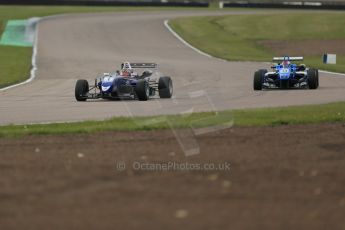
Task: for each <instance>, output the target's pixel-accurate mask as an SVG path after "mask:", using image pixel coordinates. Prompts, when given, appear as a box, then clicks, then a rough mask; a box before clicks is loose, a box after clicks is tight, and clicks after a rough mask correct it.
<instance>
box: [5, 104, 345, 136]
mask: <svg viewBox="0 0 345 230" xmlns="http://www.w3.org/2000/svg"><path fill="white" fill-rule="evenodd" d="M325 122H329V123H331V122H345V102H339V103H331V104H324V105H308V106H291V107H281V108H269V109H267V108H265V109H247V110H233V111H222V112H219V113H218V114H216V113H212V112H204V113H193V114H189V115H168V116H155V117H135V118H124V117H119V118H113V119H110V120H105V121H84V122H75V123H55V124H35V125H8V126H0V137H18V136H23V135H47V134H51V135H62V134H77V133H96V132H103V131H143V130H159V129H170V128H194V129H197V128H204V127H210V126H216V127H229V126H233V125H234V126H267V125H268V126H276V125H288V124H313V123H325Z"/></svg>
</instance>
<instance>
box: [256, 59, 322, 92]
mask: <svg viewBox="0 0 345 230" xmlns="http://www.w3.org/2000/svg"><path fill="white" fill-rule="evenodd" d="M302 60H303V57H288V56H285V57H274V58H273V61H282V62H281V63H278V64H275V65H274V66H272V71H270V72H269V71H267V70H266V69H260V70H258V71H256V72H255V73H254V82H253V83H254V84H253V86H254V90H262V89H270V88H279V89H290V88H309V89H317V88H318V87H319V71H318V70H317V69H312V68H306V66H305V65H304V64H299V65H298V64H293V63H291V62H292V61H302Z"/></svg>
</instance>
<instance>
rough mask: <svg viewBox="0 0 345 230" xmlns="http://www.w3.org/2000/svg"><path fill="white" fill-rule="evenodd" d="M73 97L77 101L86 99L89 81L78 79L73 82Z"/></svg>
mask: <svg viewBox="0 0 345 230" xmlns="http://www.w3.org/2000/svg"><path fill="white" fill-rule="evenodd" d="M74 92H75V99H76V100H77V101H86V99H87V98H86V97H87V93H88V92H89V83H88V82H87V80H83V79H81V80H78V81H77V83H76V84H75V91H74Z"/></svg>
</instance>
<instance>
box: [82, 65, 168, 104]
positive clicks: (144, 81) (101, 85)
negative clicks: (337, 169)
mask: <svg viewBox="0 0 345 230" xmlns="http://www.w3.org/2000/svg"><path fill="white" fill-rule="evenodd" d="M156 68H157V64H155V63H129V62H124V63H122V64H121V70H118V71H116V72H114V73H104V74H103V76H102V77H100V78H99V79H97V78H96V79H95V84H94V86H93V87H89V83H88V81H87V80H84V79H80V80H78V81H77V83H76V85H75V98H76V100H77V101H86V100H87V99H99V98H103V99H138V100H140V101H147V100H148V99H149V98H150V97H153V96H155V95H156V94H157V93H158V94H159V97H160V98H171V97H172V94H173V84H172V80H171V78H170V77H168V76H157V75H158V72H154V71H152V70H150V69H156ZM134 69H145V70H144V71H143V72H142V73H141V74H138V73H136V72H134Z"/></svg>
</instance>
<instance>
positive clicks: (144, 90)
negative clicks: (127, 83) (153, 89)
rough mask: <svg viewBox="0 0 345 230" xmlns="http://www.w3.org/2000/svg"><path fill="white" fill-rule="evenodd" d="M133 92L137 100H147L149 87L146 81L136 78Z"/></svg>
mask: <svg viewBox="0 0 345 230" xmlns="http://www.w3.org/2000/svg"><path fill="white" fill-rule="evenodd" d="M135 93H136V94H137V97H138V99H139V101H147V100H148V99H149V97H150V89H149V85H148V83H147V81H145V80H138V82H137V85H136V86H135Z"/></svg>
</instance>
